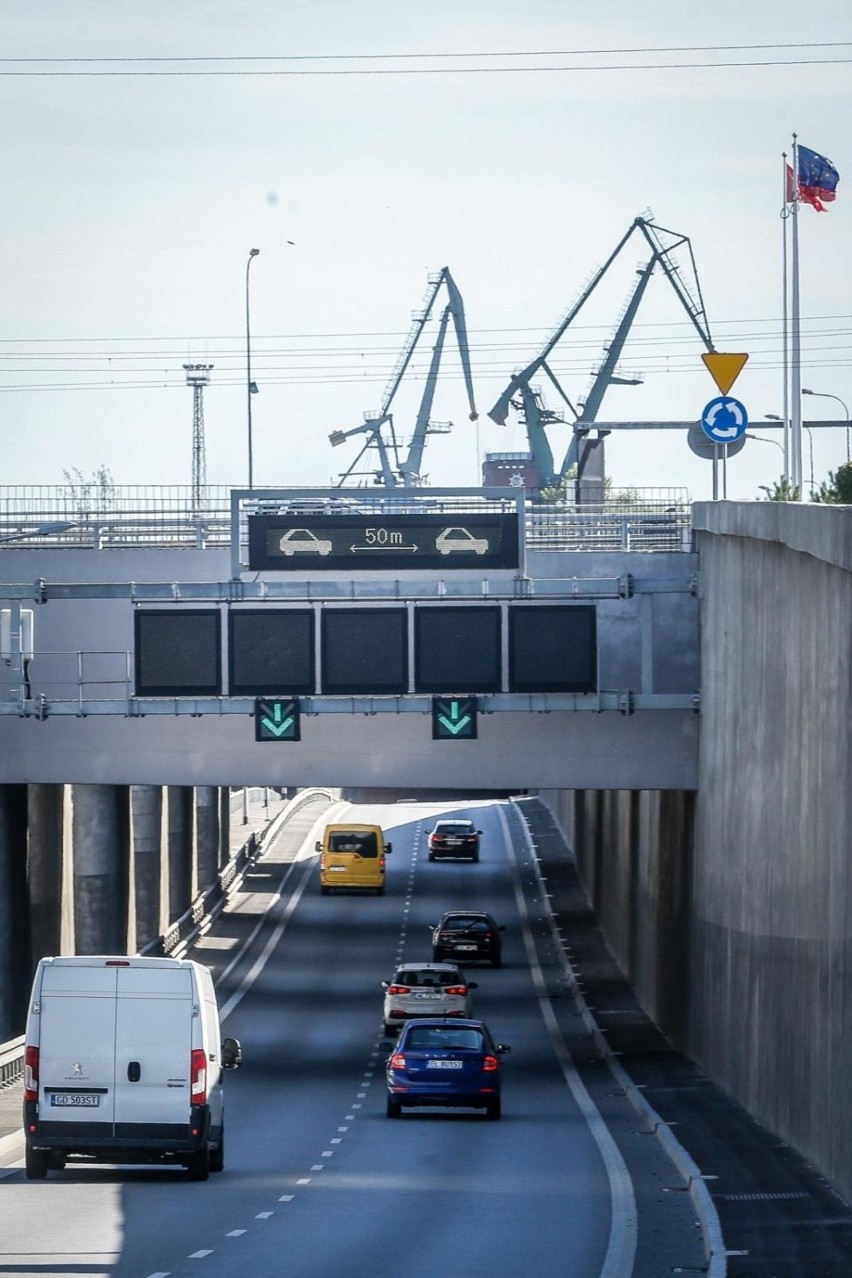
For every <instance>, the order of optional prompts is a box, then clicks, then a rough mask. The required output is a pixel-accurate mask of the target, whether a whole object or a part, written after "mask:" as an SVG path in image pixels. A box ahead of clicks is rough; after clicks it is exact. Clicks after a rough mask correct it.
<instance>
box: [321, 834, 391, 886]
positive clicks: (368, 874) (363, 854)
mask: <svg viewBox="0 0 852 1278" xmlns="http://www.w3.org/2000/svg"><path fill="white" fill-rule="evenodd" d="M316 850H317V852H319V854H320V891H321V892H322V893H323V895H324V896H325V895H327V894H328V893H329V892H330V891H331V889H332V888H369V889H371V890H372V891H373V892H375V893H376V894H377V895H378V894H381V893H382V892H384V890H385V857H386V856H389V855H390V851H391V845H390V844H389V843H386V842H385V836H384V834H383V833H382V827H381V826H380V825H327V826H326V827H325V833H324V835H323V837H322V839H321V840H318V841H317V845H316Z"/></svg>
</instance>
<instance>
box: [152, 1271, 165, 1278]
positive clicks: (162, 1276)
mask: <svg viewBox="0 0 852 1278" xmlns="http://www.w3.org/2000/svg"><path fill="white" fill-rule="evenodd" d="M148 1278H169V1271H168V1270H166V1271H165V1273H163V1271H162V1270H158V1271H157V1273H155V1274H148Z"/></svg>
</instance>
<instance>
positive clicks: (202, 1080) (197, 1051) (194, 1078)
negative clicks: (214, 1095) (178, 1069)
mask: <svg viewBox="0 0 852 1278" xmlns="http://www.w3.org/2000/svg"><path fill="white" fill-rule="evenodd" d="M189 1095H190V1100H191V1102H192V1104H193V1105H206V1104H207V1053H206V1052H205V1051H204V1050H203V1048H200V1047H195V1048H193V1051H192V1062H191V1068H190V1085H189Z"/></svg>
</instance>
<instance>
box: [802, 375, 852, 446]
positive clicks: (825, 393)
mask: <svg viewBox="0 0 852 1278" xmlns="http://www.w3.org/2000/svg"><path fill="white" fill-rule="evenodd" d="M802 394H803V395H817V396H818V397H819V398H820V399H833V400H836V401H837V403H838V404H839V405H840V407H841V408H842V409H843V414H844V416H845V418H846V460H847V462H850V461H852V450H850V440H849V409H848V408H847V407H846V405H845V404H844V402H843V400H842V399H841V398H840V396H839V395H830V394H829V393H828V391H815V390H805V388H804V386H803V387H802Z"/></svg>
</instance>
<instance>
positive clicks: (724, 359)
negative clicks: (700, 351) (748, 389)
mask: <svg viewBox="0 0 852 1278" xmlns="http://www.w3.org/2000/svg"><path fill="white" fill-rule="evenodd" d="M701 358H702V359H703V360H704V363H705V365H706V367H707V371H708V372H709V374H710V376H711V377H712V378H713V381H714V382H715V383H716V385H717V386H718V387H719V390H720V391H721V392H722V394H723V395H727V393H728V391H729V390H730V389H731V387H732V386H733V384H734V382H735V381H736V380H737V378H738V377H739V375H740V373H741V372H742V371H743V368H744V367H745V364H746V361H747V360H748V355H745V354H743V353H739V354H736V355H734V354H725V353H724V352H723V351H707V352H705V354H704V355H702V356H701Z"/></svg>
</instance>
